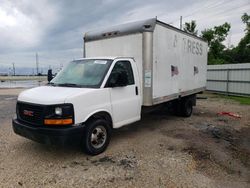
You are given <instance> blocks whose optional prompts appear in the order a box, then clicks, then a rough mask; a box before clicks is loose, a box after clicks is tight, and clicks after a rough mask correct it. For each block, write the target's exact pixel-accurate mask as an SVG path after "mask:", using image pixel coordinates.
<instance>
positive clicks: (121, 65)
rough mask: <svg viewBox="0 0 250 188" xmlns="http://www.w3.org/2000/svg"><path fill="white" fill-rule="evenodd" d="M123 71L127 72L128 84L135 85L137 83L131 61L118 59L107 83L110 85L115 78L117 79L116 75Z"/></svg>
mask: <svg viewBox="0 0 250 188" xmlns="http://www.w3.org/2000/svg"><path fill="white" fill-rule="evenodd" d="M121 72H124V73H126V76H127V85H133V84H134V83H135V81H134V75H133V70H132V67H131V64H130V62H129V61H118V62H116V64H115V66H114V68H113V70H112V72H111V74H110V77H109V79H108V82H107V84H106V85H109V83H110V82H113V79H116V76H115V75H117V74H119V73H121Z"/></svg>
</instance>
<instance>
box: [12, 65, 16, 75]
mask: <svg viewBox="0 0 250 188" xmlns="http://www.w3.org/2000/svg"><path fill="white" fill-rule="evenodd" d="M12 65H13V75H14V76H16V68H15V63H12Z"/></svg>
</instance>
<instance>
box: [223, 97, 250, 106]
mask: <svg viewBox="0 0 250 188" xmlns="http://www.w3.org/2000/svg"><path fill="white" fill-rule="evenodd" d="M219 96H220V97H222V98H224V99H229V100H234V101H237V102H239V103H240V104H244V105H250V97H238V96H227V95H219Z"/></svg>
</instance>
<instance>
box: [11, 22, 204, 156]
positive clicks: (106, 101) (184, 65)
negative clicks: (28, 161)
mask: <svg viewBox="0 0 250 188" xmlns="http://www.w3.org/2000/svg"><path fill="white" fill-rule="evenodd" d="M103 56H105V57H103ZM110 56H113V57H110ZM206 60H207V44H206V43H205V42H204V41H203V40H201V39H200V38H198V37H196V36H193V35H190V34H188V33H185V32H183V31H181V30H179V29H176V28H174V27H172V26H170V25H167V24H165V23H163V22H160V21H158V20H156V19H149V20H144V21H140V22H134V23H129V24H125V25H121V26H116V27H111V28H107V29H103V30H100V31H93V32H88V33H86V34H85V36H84V58H81V59H78V60H74V61H72V62H70V63H69V64H68V65H67V66H66V67H64V68H63V69H62V70H61V71H60V72H59V73H58V74H57V75H56V77H55V78H53V79H52V80H50V78H52V76H51V75H49V74H48V80H49V81H50V82H49V83H48V85H46V86H41V87H37V88H33V89H29V90H26V91H24V92H22V93H21V94H20V95H19V96H18V100H17V107H16V109H17V117H16V118H14V119H13V121H12V122H13V129H14V131H15V133H17V134H19V135H21V136H24V137H26V138H29V139H31V140H34V141H38V142H41V143H52V144H58V143H60V144H64V143H67V142H68V141H72V140H80V143H82V146H83V148H84V150H85V151H86V152H87V153H89V154H92V155H97V154H99V153H101V152H103V151H104V150H105V149H106V147H107V146H108V144H109V140H110V136H111V130H112V129H115V128H119V127H122V126H125V125H128V124H131V123H133V122H136V121H139V120H140V119H141V113H142V111H143V110H144V109H150V110H151V109H152V108H153V107H155V106H158V105H168V104H171V105H172V106H173V107H174V109H175V110H176V112H177V114H178V115H182V116H185V117H189V116H190V115H191V114H192V109H193V106H194V105H195V103H196V95H195V94H196V93H199V92H201V91H203V90H204V89H205V85H206V64H207V61H206ZM142 107H143V108H142Z"/></svg>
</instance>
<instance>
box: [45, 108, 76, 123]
mask: <svg viewBox="0 0 250 188" xmlns="http://www.w3.org/2000/svg"><path fill="white" fill-rule="evenodd" d="M44 124H45V125H72V124H74V109H73V105H72V104H60V105H51V106H47V107H46V110H45V116H44Z"/></svg>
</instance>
